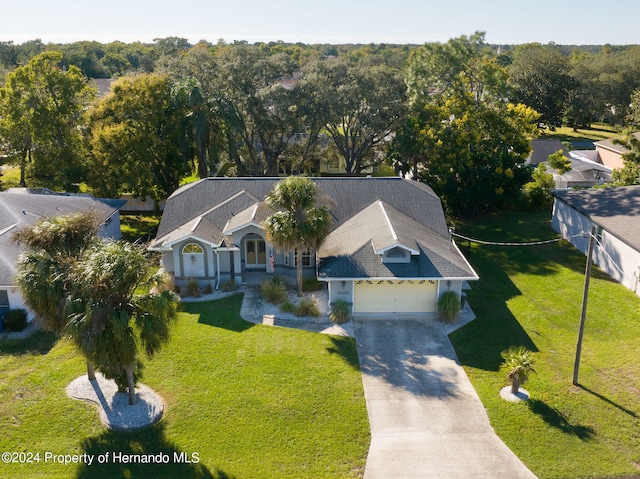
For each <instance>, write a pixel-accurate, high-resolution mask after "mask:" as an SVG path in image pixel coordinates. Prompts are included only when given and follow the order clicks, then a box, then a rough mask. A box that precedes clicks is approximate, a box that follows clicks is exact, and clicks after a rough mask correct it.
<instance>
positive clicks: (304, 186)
mask: <svg viewBox="0 0 640 479" xmlns="http://www.w3.org/2000/svg"><path fill="white" fill-rule="evenodd" d="M318 193H319V192H318V187H317V186H316V185H315V183H313V181H311V179H309V178H304V177H300V176H290V177H289V178H286V179H284V180H282V181H280V182H279V183H276V185H275V186H274V187H273V190H272V191H271V192H270V193H269V195H268V196H267V198H266V203H267V205H268V206H270V207H271V208H273V209H275V210H277V211H276V212H275V213H273V214H272V215H271V216H269V218H267V219H266V220H265V221H264V223H263V226H264V228H265V231H266V233H267V240H268V241H270V242H272V243H273V244H275V245H276V246H277V247H279V248H284V249H285V250H292V249H295V250H296V272H297V279H298V296H302V254H303V251H304V250H308V249H311V248H313V249H318V248H319V247H320V245H321V244H322V242H323V241H324V239H325V238H326V237H327V235H328V234H329V226H330V223H331V217H330V214H329V209H328V208H327V207H326V206H319V205H317V204H316V202H317V200H318Z"/></svg>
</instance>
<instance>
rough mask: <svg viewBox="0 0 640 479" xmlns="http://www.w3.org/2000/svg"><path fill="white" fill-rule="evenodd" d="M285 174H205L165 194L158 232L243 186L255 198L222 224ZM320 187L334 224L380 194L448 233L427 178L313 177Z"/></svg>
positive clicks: (162, 233) (203, 210)
mask: <svg viewBox="0 0 640 479" xmlns="http://www.w3.org/2000/svg"><path fill="white" fill-rule="evenodd" d="M280 180H281V178H205V179H202V180H200V181H196V182H194V183H190V184H188V185H185V186H183V187H182V188H179V189H178V190H176V191H175V192H174V193H173V194H172V195H171V196H170V197H169V199H168V200H167V204H166V206H165V209H164V212H163V214H162V220H161V222H160V226H159V228H158V234H157V236H156V237H157V238H159V239H160V238H162V237H163V236H165V235H167V234H169V233H170V232H171V231H173V230H175V229H177V228H179V227H180V226H181V225H184V224H186V223H188V222H189V221H191V220H192V219H194V218H196V217H198V216H201V215H203V214H204V213H206V212H207V211H209V210H211V209H212V208H213V207H215V206H216V205H219V204H220V203H222V202H224V201H225V200H227V199H229V198H231V197H232V196H234V195H236V194H237V193H238V192H240V191H243V190H244V192H245V193H247V195H248V196H247V198H253V200H252V201H251V202H247V203H246V204H244V205H243V206H242V207H241V208H240V207H239V208H237V209H235V210H233V211H232V208H228V209H227V211H226V214H228V217H227V218H225V221H224V222H223V223H222V224H221V226H220V227H221V228H223V227H224V225H225V224H226V221H227V220H229V219H230V218H231V217H232V216H234V215H236V214H238V213H240V212H241V211H243V210H245V209H246V208H248V207H249V206H251V205H253V204H254V203H255V202H256V201H262V200H264V198H265V197H266V196H267V194H268V193H269V192H270V191H271V188H272V187H273V185H275V184H276V183H277V182H278V181H280ZM313 181H314V183H315V184H316V185H317V186H318V187H319V188H320V190H321V197H323V198H321V199H325V200H326V201H325V202H326V203H329V204H330V209H331V212H332V217H333V224H332V226H331V228H332V230H333V229H335V228H337V227H338V226H340V225H341V224H342V223H343V222H344V221H346V220H348V219H349V218H351V217H352V216H354V215H355V214H356V213H358V212H360V211H361V210H363V209H364V208H365V207H367V206H368V205H370V204H371V203H373V202H374V201H376V200H378V199H384V201H385V202H386V203H387V204H388V205H390V206H392V207H394V208H396V209H398V210H401V211H402V212H403V213H404V214H406V215H407V216H409V217H411V218H413V219H415V220H416V221H419V222H421V223H424V224H429V225H431V227H432V228H433V229H434V230H435V231H438V232H439V233H440V234H441V235H443V236H445V237H448V230H447V225H446V222H445V219H444V215H443V214H442V206H441V203H440V199H439V198H438V197H437V196H436V194H435V193H434V192H433V190H431V188H429V187H428V186H427V185H425V184H423V183H419V182H416V181H409V180H403V179H402V178H395V177H394V178H313Z"/></svg>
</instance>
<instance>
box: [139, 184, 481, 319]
mask: <svg viewBox="0 0 640 479" xmlns="http://www.w3.org/2000/svg"><path fill="white" fill-rule="evenodd" d="M278 181H280V179H278V178H206V179H202V180H200V181H197V182H195V183H191V184H188V185H185V186H183V187H182V188H180V189H178V190H177V191H175V192H174V193H173V194H172V195H171V196H170V197H169V199H168V200H167V203H166V206H165V209H164V213H163V216H162V221H161V222H160V226H159V229H158V234H157V237H156V239H155V240H154V241H153V242H152V244H151V245H150V248H149V249H151V250H154V251H160V252H162V262H163V265H164V267H165V269H166V270H167V271H168V272H169V273H171V274H172V275H173V277H174V280H175V282H176V283H177V284H179V285H184V284H186V282H187V281H188V279H189V278H191V277H194V278H197V279H198V280H199V281H200V282H201V283H208V284H211V285H213V286H215V287H216V288H217V287H218V286H219V284H220V282H222V281H227V280H232V281H236V282H238V283H241V282H243V281H246V278H247V274H248V273H254V272H259V273H262V274H265V275H266V274H273V273H276V274H285V275H292V276H293V275H295V267H296V264H295V261H296V257H295V252H294V251H280V250H278V249H277V248H276V247H275V246H273V245H271V244H269V242H268V241H267V239H266V237H265V231H264V229H263V228H262V226H261V223H262V222H263V221H264V220H265V219H266V218H267V217H269V216H270V215H271V214H272V213H273V211H272V210H270V209H269V208H268V207H267V206H266V204H265V202H264V199H265V197H266V196H267V195H268V194H269V192H270V191H271V189H272V188H273V186H274V185H275V184H276V183H277V182H278ZM313 181H314V183H315V184H316V185H317V186H318V187H319V189H320V197H321V199H322V201H323V203H326V204H328V205H329V208H330V209H331V218H332V225H331V229H330V233H329V236H328V237H327V239H326V240H325V242H324V244H323V246H322V247H321V248H320V250H319V251H305V252H304V254H303V256H302V262H303V263H302V266H303V271H304V274H305V275H307V276H316V277H317V278H318V279H319V280H321V281H324V282H326V283H327V284H328V291H329V301H330V302H333V301H336V300H338V299H343V300H345V301H347V302H349V303H350V304H351V305H352V308H353V311H354V313H372V312H435V310H436V302H437V298H438V296H439V294H440V293H441V292H443V291H447V290H453V291H456V292H457V293H458V294H460V293H461V290H462V283H463V282H464V281H466V280H475V279H478V276H477V274H476V273H475V271H474V270H473V268H471V266H470V265H469V263H468V262H467V261H466V259H465V258H464V256H463V255H462V254H461V253H460V251H459V250H458V248H457V246H456V245H455V243H453V242H452V241H451V240H450V234H449V231H448V228H447V225H446V222H445V217H444V213H443V210H442V205H441V203H440V199H439V198H438V197H437V196H436V195H435V193H434V192H433V191H432V190H431V189H430V188H429V187H428V186H426V185H424V184H422V183H419V182H415V181H409V180H404V179H401V178H314V179H313Z"/></svg>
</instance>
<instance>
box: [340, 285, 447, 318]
mask: <svg viewBox="0 0 640 479" xmlns="http://www.w3.org/2000/svg"><path fill="white" fill-rule="evenodd" d="M437 292H438V289H437V285H436V284H435V283H430V282H429V281H407V280H405V281H388V280H385V281H356V282H355V289H354V295H355V298H354V301H353V310H354V312H355V313H433V312H435V310H436V295H437Z"/></svg>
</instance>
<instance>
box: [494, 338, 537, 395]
mask: <svg viewBox="0 0 640 479" xmlns="http://www.w3.org/2000/svg"><path fill="white" fill-rule="evenodd" d="M502 359H504V363H503V365H502V368H503V369H504V370H505V371H506V372H507V378H509V380H510V381H511V393H512V394H518V390H519V389H520V385H522V384H524V382H525V381H526V380H527V379H529V375H530V374H531V373H535V370H534V369H533V364H534V363H535V358H534V353H533V351H531V350H529V349H527V348H525V347H524V346H518V347H515V346H512V347H510V348H509V349H507V350H506V351H503V352H502Z"/></svg>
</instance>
